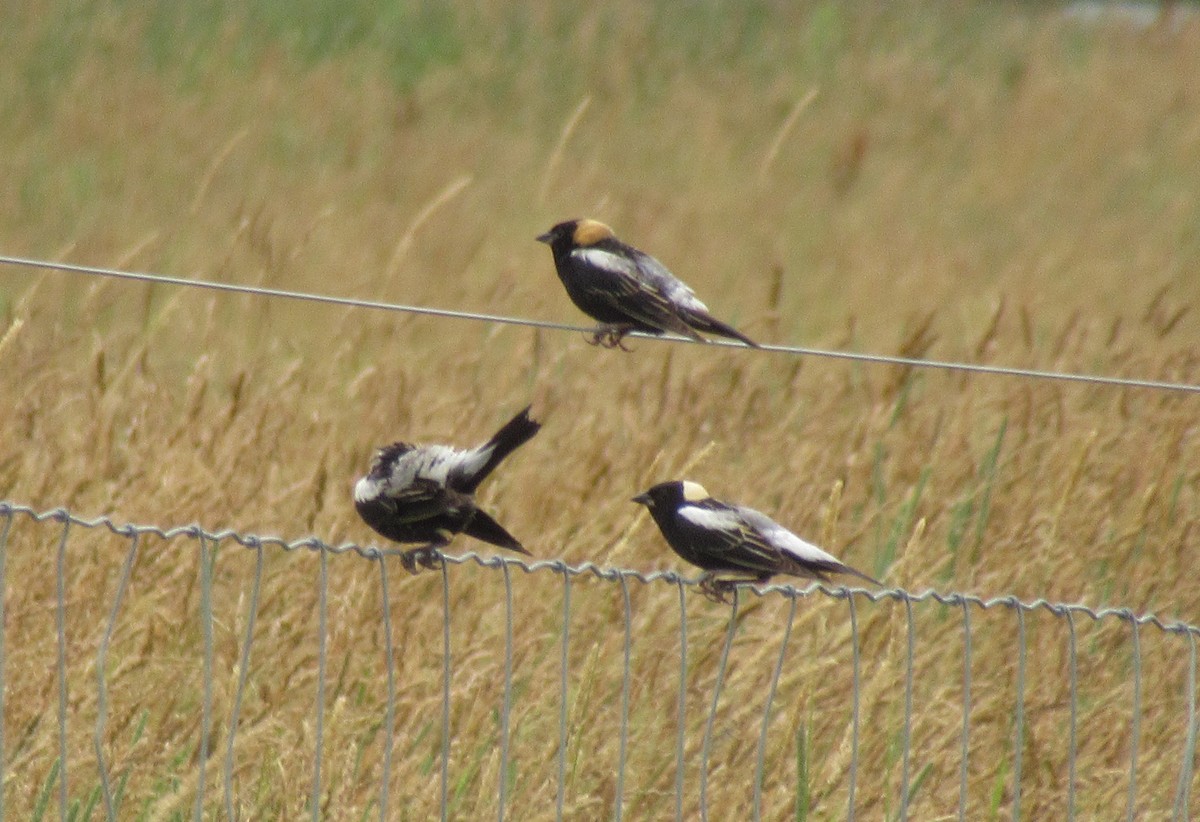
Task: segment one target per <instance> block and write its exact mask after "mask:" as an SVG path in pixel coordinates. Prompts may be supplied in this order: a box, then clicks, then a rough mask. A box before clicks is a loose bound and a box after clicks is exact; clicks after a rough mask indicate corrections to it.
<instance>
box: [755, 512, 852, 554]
mask: <svg viewBox="0 0 1200 822" xmlns="http://www.w3.org/2000/svg"><path fill="white" fill-rule="evenodd" d="M740 512H741V515H742V519H743V520H745V521H746V523H747V524H749V525H750V526H752V527H753V528H754V529H755V530H756V531H758V532H759V533H760V534H762V535H763V538H764V539H766V540H767V542H769V543H771V544H772V545H774V546H775V547H776V548H778V549H779V550H780V551H782V552H783V553H785V554H791V555H792V556H793V557H795V558H796V559H799V560H803V561H805V562H832V563H835V564H837V565H841V564H842V563H841V560H839V559H838V558H837V557H835V556H833V555H832V554H829V553H826V552H825V551H822V550H821V549H820V548H818V547H817V546H815V545H813V544H812V543H811V542H807V541H805V540H803V539H800V537H798V536H796V535H795V534H793V533H792V532H791V531H789V530H788V529H786V528H784V527H783V526H782V525H780V524H779V523H778V522H776V521H775V520H773V519H771V518H770V517H768V516H767V515H766V514H764V513H762V512H761V511H755V510H754V509H753V508H742V509H740Z"/></svg>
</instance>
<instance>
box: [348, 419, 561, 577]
mask: <svg viewBox="0 0 1200 822" xmlns="http://www.w3.org/2000/svg"><path fill="white" fill-rule="evenodd" d="M541 427H542V426H541V423H538V422H535V421H534V420H532V419H530V418H529V408H528V407H526V408H525V409H524V410H523V411H521V413H519V414H517V415H516V416H515V417H513V418H512V419H511V420H509V422H507V423H506V424H505V425H504V427H503V428H501V429H500V430H499V431H497V432H496V434H495V436H493V437H492V438H491V439H490V440H488V441H487V442H485V443H484V444H483V445H480V446H477V447H475V448H470V449H466V450H458V449H455V448H451V447H450V446H448V445H412V444H410V443H407V442H395V443H392V444H391V445H388V446H385V447H383V448H380V449H379V450H378V451H376V452H375V456H374V458H373V459H372V460H371V470H370V472H369V473H368V474H367V475H366V476H365V477H363V478H362V479H360V480H359V481H358V483H357V484H356V485H355V486H354V507H355V508H357V509H358V513H359V516H361V517H362V518H363V521H364V522H366V523H367V525H369V526H371V527H372V528H373V529H375V531H376V532H378V533H379V534H380V535H381V536H383V537H386V538H387V539H390V540H392V541H394V542H401V543H416V542H420V543H425V544H424V545H423V546H422V547H421V548H417V549H414V550H412V551H409V552H407V553H406V554H405V555H404V557H403V562H404V567H405V568H407V569H408V570H409V571H410V572H413V573H415V572H416V570H417V565H418V564H419V565H422V566H424V567H426V568H435V567H437V549H438V548H441V547H443V546H445V545H448V544H449V542H450V540H451V539H453V537H454V535H455V534H466V535H467V536H471V537H475V539H478V540H482V541H484V542H488V543H491V544H492V545H498V546H500V547H501V548H507V549H509V550H510V551H517V552H519V553H522V554H528V553H529V552H528V551H526V550H525V548H524V546H522V545H521V543H520V542H518V541H517V540H516V538H515V537H513V536H512V534H510V533H508V531H506V530H504V528H503V527H502V526H501V525H500V523H498V522H496V520H494V519H492V517H491V516H489V515H488V514H487V513H486V512H484V511H482V510H480V509H479V508H478V507H477V506H476V505H475V496H474V494H475V489H476V488H477V487H478V486H479V483H481V482H483V480H484V479H485V478H486V477H487V475H488V474H490V473H491V472H492V471H493V469H495V467H496V466H497V465H499V464H500V461H501V460H503V459H504V458H505V457H507V456H508V455H509V454H511V453H512V452H513V451H514V450H516V449H517V448H518V447H520V446H521V445H523V444H525V443H526V442H528V441H529V440H530V439H532V438H533V435H534V434H536V433H537V432H538V429H540V428H541Z"/></svg>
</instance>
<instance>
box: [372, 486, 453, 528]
mask: <svg viewBox="0 0 1200 822" xmlns="http://www.w3.org/2000/svg"><path fill="white" fill-rule="evenodd" d="M459 497H460V495H459V494H456V493H454V492H452V491H450V490H448V489H446V488H445V487H444V486H442V485H441V484H439V483H437V482H434V481H432V480H427V479H416V480H413V482H411V483H409V484H408V485H406V486H405V487H403V488H399V489H395V490H392V489H388V491H387V492H386V493H385V494H384V495H382V496H380V498H379V501H380V502H383V503H385V504H386V505H388V507H390V508H391V509H392V512H393V514H394V515H395V516H396V518H397V519H398V520H399V521H400V522H421V521H422V520H426V519H429V518H431V517H436V516H438V515H440V514H444V513H446V512H447V511H448V510H449V509H450V508H451V507H453V506H454V504H455V503H456V501H457V500H458V498H459Z"/></svg>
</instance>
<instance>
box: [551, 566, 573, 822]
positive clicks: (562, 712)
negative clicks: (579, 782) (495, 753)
mask: <svg viewBox="0 0 1200 822" xmlns="http://www.w3.org/2000/svg"><path fill="white" fill-rule="evenodd" d="M560 567H561V569H562V575H563V610H562V626H563V627H562V648H561V653H560V655H559V669H558V763H557V768H558V789H557V790H556V791H555V795H554V818H555V819H556V820H558V822H562V819H563V807H564V805H565V803H566V798H567V742H568V739H567V720H568V716H569V709H568V702H567V700H568V691H567V685H568V684H569V673H570V663H571V657H570V651H571V575H570V574H569V573H568V572H567V566H566V563H562V564H561V566H560Z"/></svg>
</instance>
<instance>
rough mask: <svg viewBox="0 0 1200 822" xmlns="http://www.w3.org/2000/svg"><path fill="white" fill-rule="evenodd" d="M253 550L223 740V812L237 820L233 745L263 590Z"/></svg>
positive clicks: (259, 560)
mask: <svg viewBox="0 0 1200 822" xmlns="http://www.w3.org/2000/svg"><path fill="white" fill-rule="evenodd" d="M252 550H253V551H254V579H253V580H252V581H251V583H250V602H249V603H248V604H247V606H246V630H245V632H244V633H243V635H242V654H241V659H240V660H239V661H238V678H237V686H236V687H235V688H234V691H233V706H232V707H231V708H230V711H229V739H227V740H226V741H225V815H226V817H227V818H229V819H231V820H232V819H237V818H238V816H237V815H236V814H235V813H234V809H233V745H234V740H235V739H236V738H237V731H238V721H239V719H240V717H241V713H242V696H243V695H244V694H245V693H246V681H247V677H248V676H249V673H250V648H251V646H252V644H253V643H254V623H255V622H256V621H257V619H258V601H259V595H260V593H261V591H262V574H263V550H262V546H261V545H259V546H257V547H255V548H254V549H252Z"/></svg>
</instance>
